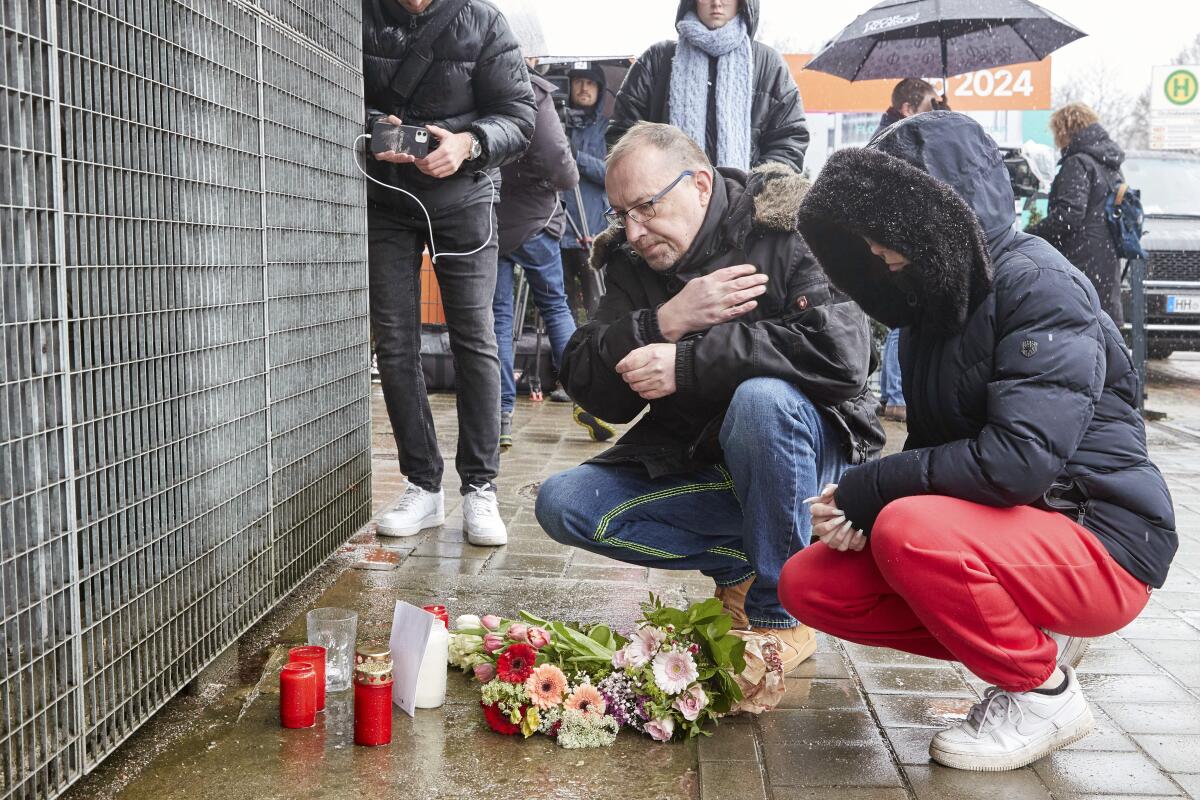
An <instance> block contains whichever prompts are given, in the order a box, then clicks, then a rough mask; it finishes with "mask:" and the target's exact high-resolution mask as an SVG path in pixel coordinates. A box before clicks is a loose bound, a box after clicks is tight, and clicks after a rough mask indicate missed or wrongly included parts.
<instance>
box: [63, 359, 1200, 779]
mask: <svg viewBox="0 0 1200 800" xmlns="http://www.w3.org/2000/svg"><path fill="white" fill-rule="evenodd" d="M1197 365H1198V366H1200V362H1197ZM1185 366H1186V367H1188V368H1190V367H1191V366H1192V365H1190V364H1189V365H1185ZM1168 371H1169V370H1168ZM1189 375H1192V372H1191V371H1189V369H1184V370H1183V373H1182V374H1181V376H1180V375H1177V376H1175V377H1176V378H1178V379H1179V380H1181V381H1183V382H1184V383H1185V384H1186V383H1187V382H1188V381H1192V380H1193V379H1195V380H1194V383H1193V385H1192V387H1191V390H1192V391H1193V392H1200V375H1194V376H1192V377H1188V376H1189ZM1176 388H1178V387H1176ZM1185 388H1186V387H1185ZM1173 391H1174V389H1173ZM1172 397H1173V398H1174V397H1175V396H1174V395H1172ZM1152 398H1153V395H1152ZM1177 400H1178V398H1175V399H1174V400H1172V402H1176V401H1177ZM1178 402H1180V403H1181V405H1180V408H1181V409H1185V410H1186V408H1187V406H1188V404H1187V403H1184V402H1183V401H1178ZM1191 403H1192V407H1193V408H1194V407H1195V405H1194V404H1195V394H1193V399H1192V401H1191ZM374 407H375V423H376V437H375V472H374V492H375V498H376V510H377V511H378V510H379V508H380V507H382V506H384V505H386V504H388V503H391V502H393V501H394V500H395V498H396V497H397V496H398V495H399V494H400V492H401V491H402V490H403V480H402V478H401V476H400V474H399V472H398V470H397V467H396V461H395V444H394V442H393V441H392V439H391V437H390V435H389V433H388V429H387V419H386V415H385V414H384V411H383V404H382V398H381V396H380V395H379V392H378V389H376V395H375V406H374ZM434 408H435V415H436V418H437V425H438V430H439V432H440V439H441V442H442V447H443V452H444V453H447V454H452V453H453V451H454V448H453V438H454V429H455V424H454V417H455V412H454V398H453V396H450V395H438V396H435V397H434ZM1193 413H1194V412H1193ZM888 433H889V440H890V442H889V449H895V448H897V447H898V446H899V444H900V443H901V442H902V440H903V431H902V428H901V427H900V426H895V425H891V426H889V431H888ZM516 439H517V445H516V447H514V448H513V450H512V451H510V452H509V453H508V454H506V455H504V456H503V460H502V474H501V487H502V488H501V509H502V511H503V513H504V516H505V518H506V519H507V520H508V523H509V532H510V543H509V545H508V546H507V547H504V548H499V549H490V548H477V547H473V546H471V545H469V544H467V543H465V542H464V540H463V535H462V527H461V522H462V517H461V512H460V511H459V508H458V507H459V500H458V496H457V492H456V491H455V490H456V488H457V478H456V477H455V476H454V469H453V463H452V460H451V459H450V458H449V457H448V459H447V469H446V473H447V490H448V491H447V497H446V499H447V513H448V518H447V520H446V524H445V526H443V527H442V528H440V529H437V530H432V531H426V532H424V533H422V534H421V535H419V536H416V537H413V538H411V539H400V540H376V538H375V535H374V533H373V532H372V530H371V529H370V527H369V528H368V529H366V530H364V531H362V532H360V533H359V534H358V535H356V536H355V537H354V538H353V540H352V541H351V542H350V543H349V544H348V545H346V546H345V547H344V548H342V550H341V551H340V552H339V553H337V554H336V555H335V556H334V557H333V558H331V559H330V561H329V563H328V564H326V565H325V567H323V568H322V569H321V570H320V571H319V572H318V574H316V575H315V576H313V577H312V578H310V579H309V580H308V581H306V582H305V584H304V585H303V586H301V587H300V588H299V589H298V590H297V591H296V592H295V593H293V595H292V596H291V597H289V598H288V600H287V602H285V603H284V604H283V605H282V606H281V607H280V608H279V609H277V610H276V611H275V612H273V613H272V614H271V615H270V616H268V617H267V618H266V619H265V620H263V621H262V622H261V623H260V624H259V625H257V626H255V628H254V629H253V630H252V631H250V633H248V634H247V635H246V636H244V637H243V638H242V639H241V640H240V641H239V643H238V644H237V645H236V646H235V647H234V648H232V649H231V650H230V651H229V652H228V653H227V654H226V656H224V657H223V658H222V659H221V660H220V661H219V662H218V663H217V664H216V665H214V667H213V668H211V669H210V670H209V671H208V672H207V673H206V675H205V676H202V678H201V679H200V680H198V681H197V682H196V684H195V685H194V686H193V687H192V689H191V691H189V692H185V693H184V694H182V695H180V696H179V697H178V698H176V699H175V700H174V701H172V702H171V703H170V704H169V705H168V706H167V707H166V708H165V709H164V710H163V711H161V712H160V713H159V714H158V715H156V717H155V718H154V719H153V720H151V721H150V723H148V724H147V725H146V726H145V727H144V728H142V729H141V730H140V731H139V732H138V733H137V734H136V735H135V736H134V737H133V738H132V739H131V740H130V741H129V742H127V743H126V744H125V745H124V746H123V747H122V748H121V749H120V750H119V751H118V752H117V753H115V754H114V755H112V756H111V757H110V758H109V759H108V760H107V761H106V762H105V763H104V764H103V765H101V767H100V768H99V769H98V770H97V771H96V772H94V773H93V774H92V775H91V776H89V777H88V778H87V779H85V780H84V781H83V782H82V783H80V784H79V785H77V786H76V787H75V788H74V789H73V790H72V792H71V793H70V794H69V795H68V797H70V798H74V800H82V799H83V798H88V799H89V800H91V799H92V798H96V799H97V800H99V799H100V798H113V797H121V798H129V800H173V799H174V798H179V800H185V799H186V800H207V799H208V798H213V799H214V800H216V799H218V798H219V800H241V798H264V799H265V798H363V799H364V800H367V799H368V798H369V799H371V800H373V799H374V798H381V799H382V798H433V797H436V798H463V799H464V800H470V799H472V798H497V799H503V800H507V798H521V799H522V800H527V799H528V800H534V799H535V798H536V799H538V800H541V799H542V798H545V799H546V800H550V799H551V798H555V799H558V798H567V799H569V798H587V799H588V800H610V799H611V800H659V799H667V798H670V799H672V800H673V799H674V798H680V799H681V800H682V799H683V798H689V799H690V798H701V799H702V800H718V799H719V798H736V800H767V798H771V799H772V800H785V798H786V799H787V800H800V799H801V798H803V799H804V800H823V799H824V798H830V799H831V800H832V798H838V800H859V798H863V799H865V798H873V799H874V798H878V799H879V800H904V799H905V798H917V799H918V800H927V799H928V800H934V799H935V798H973V797H980V798H988V800H993V798H1005V799H1006V800H1020V799H1023V798H1051V797H1053V798H1055V800H1067V799H1068V798H1072V799H1075V798H1091V797H1101V796H1103V797H1107V798H1112V797H1124V798H1134V797H1151V796H1153V797H1163V796H1174V797H1178V796H1191V797H1195V798H1200V469H1198V467H1200V438H1197V439H1193V438H1190V437H1188V436H1186V435H1180V434H1179V432H1178V431H1170V430H1167V429H1162V428H1157V427H1156V428H1152V429H1151V440H1152V452H1153V455H1154V458H1155V459H1156V461H1157V462H1158V464H1159V465H1160V466H1161V467H1162V469H1163V471H1164V472H1165V473H1166V474H1167V476H1168V478H1169V480H1170V483H1171V489H1172V492H1173V494H1174V497H1175V502H1176V511H1177V515H1178V521H1179V528H1180V531H1181V548H1180V553H1179V557H1178V558H1177V560H1176V562H1175V565H1174V567H1173V568H1172V570H1171V576H1170V580H1169V581H1168V582H1167V585H1166V587H1164V589H1163V590H1161V591H1158V592H1156V593H1155V594H1154V597H1153V598H1152V600H1151V602H1150V605H1149V606H1148V608H1147V609H1146V611H1145V613H1144V614H1143V615H1142V617H1141V618H1140V619H1138V620H1137V621H1136V622H1134V623H1133V624H1131V625H1130V626H1129V627H1127V628H1126V629H1124V630H1122V631H1120V632H1119V633H1117V634H1116V635H1113V636H1109V637H1106V638H1104V639H1103V640H1100V641H1098V642H1096V643H1095V644H1094V646H1093V648H1092V650H1091V652H1090V653H1089V654H1088V656H1087V657H1086V658H1085V660H1084V662H1083V665H1082V667H1081V668H1080V675H1081V679H1082V681H1083V684H1084V686H1085V688H1086V690H1087V693H1088V697H1089V698H1090V699H1091V701H1092V704H1093V709H1094V711H1095V714H1096V719H1097V728H1096V731H1095V732H1094V733H1093V734H1092V735H1090V736H1088V737H1087V738H1085V739H1083V740H1082V741H1080V742H1078V743H1076V744H1075V745H1072V746H1071V747H1069V748H1067V749H1065V750H1063V751H1060V752H1058V753H1055V754H1054V755H1052V756H1050V757H1048V758H1046V759H1043V760H1042V761H1040V762H1038V763H1036V764H1034V765H1032V766H1031V767H1028V768H1026V769H1022V770H1018V771H1015V772H1010V773H1001V774H986V773H964V772H957V771H955V770H949V769H945V768H941V767H938V766H935V765H933V764H932V763H931V762H930V761H929V760H928V756H927V751H926V747H927V744H928V741H929V738H930V737H931V736H932V735H933V733H934V732H935V731H936V730H937V729H938V728H940V727H943V726H945V725H946V724H948V723H951V722H954V721H956V720H959V719H961V718H962V717H963V715H964V714H965V712H966V710H967V709H968V708H969V707H970V705H971V704H972V703H973V702H974V701H975V700H976V699H977V697H978V695H979V693H980V692H981V691H982V690H983V687H982V686H981V685H980V684H979V682H978V681H977V680H975V679H974V678H972V677H971V676H969V675H967V674H966V673H964V671H963V670H962V669H961V668H959V667H957V666H955V665H951V664H946V663H943V662H937V661H933V660H930V659H925V658H918V657H914V656H909V655H905V654H903V653H899V652H893V651H890V650H877V649H871V648H865V647H860V646H856V645H851V644H844V643H841V642H838V641H835V640H831V639H829V638H827V637H822V639H821V643H820V649H819V650H818V653H817V655H816V656H815V657H814V658H813V659H811V660H810V661H809V662H807V663H805V664H804V665H802V666H801V667H800V669H798V670H797V671H796V673H794V674H793V675H792V676H791V677H790V678H789V679H788V692H787V695H786V696H785V698H784V701H783V705H782V707H780V708H779V709H777V710H775V711H773V712H771V713H768V714H765V715H763V716H762V717H759V718H735V719H731V720H728V721H727V722H723V723H722V724H721V725H720V726H718V727H717V728H715V729H714V730H713V734H714V735H713V736H712V737H711V738H703V739H700V740H699V741H693V742H689V743H684V744H671V745H663V744H655V743H653V742H651V741H650V740H648V739H645V738H641V737H638V736H635V735H632V734H622V736H621V737H619V739H618V741H617V743H616V744H615V745H614V746H613V747H611V748H607V749H599V750H591V751H569V750H562V749H559V748H557V747H556V746H555V745H554V744H553V743H552V742H551V741H549V740H548V739H545V738H543V737H535V738H533V739H530V740H528V741H522V740H520V739H519V737H518V738H506V737H501V736H498V735H496V734H493V733H491V732H490V731H488V730H487V729H486V727H485V725H484V723H483V720H482V716H481V714H480V712H479V707H478V692H477V690H476V684H474V683H473V682H471V681H469V680H468V679H467V678H466V677H465V676H461V675H458V674H456V673H452V674H451V678H450V690H449V699H448V701H447V704H446V705H445V706H444V707H443V708H441V709H437V710H433V711H418V712H417V715H416V717H415V719H410V718H409V717H407V716H405V715H404V714H403V713H400V712H397V714H396V716H395V734H394V739H393V743H392V745H391V746H388V747H381V748H373V749H368V748H362V747H355V746H354V745H353V742H352V734H353V725H352V714H351V693H350V692H345V693H342V694H341V695H331V696H330V698H329V707H328V710H327V711H326V712H325V713H324V714H323V715H321V717H320V718H319V721H318V723H317V725H316V727H314V728H312V729H309V730H302V731H283V730H281V729H280V728H279V725H278V722H277V694H278V688H277V687H278V678H277V672H278V667H279V665H280V664H281V662H282V659H283V658H284V654H285V653H286V649H287V648H288V647H289V646H291V645H294V644H297V643H300V642H302V641H303V639H304V636H305V631H304V612H305V611H307V610H308V609H309V608H312V607H314V606H345V607H350V608H353V609H356V610H357V611H358V613H359V639H360V641H361V640H364V639H367V640H370V639H375V640H386V638H387V632H388V626H389V624H390V619H391V609H392V605H393V602H394V600H396V599H397V598H399V599H404V600H407V601H408V602H411V603H415V604H418V605H420V604H426V603H430V602H434V601H437V602H442V603H444V604H445V605H447V606H448V607H449V609H450V614H451V616H453V615H455V614H458V613H464V612H477V613H482V612H485V611H486V612H495V613H499V614H503V615H507V616H512V615H513V614H514V613H515V612H516V611H517V610H518V609H520V608H525V609H528V610H530V611H533V612H535V613H537V614H540V615H543V616H547V617H559V618H567V619H577V620H581V621H591V620H605V621H608V622H611V623H615V624H617V625H619V626H620V625H628V624H629V623H631V622H632V621H633V620H634V619H635V618H636V615H637V609H638V604H639V603H640V602H641V601H642V600H643V599H645V597H646V593H647V592H648V591H651V590H652V591H654V592H656V593H661V594H662V595H663V596H664V597H666V598H667V599H668V600H669V601H672V602H675V603H685V602H688V601H691V600H697V599H701V598H703V597H706V596H708V595H710V594H711V590H712V587H711V584H709V583H708V582H707V581H705V580H704V579H703V578H702V577H701V576H699V575H698V574H688V573H673V572H663V571H657V570H646V569H642V568H635V567H628V566H625V565H622V564H619V563H617V562H613V561H608V560H606V559H604V558H601V557H597V556H594V555H590V554H587V553H582V552H572V551H570V550H568V549H567V548H564V547H562V546H560V545H558V544H556V543H554V542H552V541H551V540H550V539H548V538H547V537H546V536H545V534H544V533H542V531H541V529H540V528H539V527H538V525H537V523H536V520H535V519H534V515H533V498H534V496H535V492H536V486H537V484H538V482H539V481H540V480H542V479H543V478H545V477H546V476H547V475H549V474H551V473H553V472H556V471H558V470H561V469H565V468H567V467H570V466H573V465H575V464H577V463H579V462H580V461H582V460H584V459H586V458H588V457H589V456H590V455H592V454H594V453H596V452H598V451H599V450H601V449H602V447H603V446H602V445H596V444H592V443H591V442H589V441H587V439H586V438H585V437H584V436H583V435H582V432H581V429H579V428H577V427H576V426H575V425H574V424H572V422H571V420H570V408H569V406H565V405H555V404H553V403H549V402H547V403H545V404H541V405H537V406H535V405H532V404H528V403H525V402H524V401H523V402H522V405H521V406H519V408H518V413H517V416H516Z"/></svg>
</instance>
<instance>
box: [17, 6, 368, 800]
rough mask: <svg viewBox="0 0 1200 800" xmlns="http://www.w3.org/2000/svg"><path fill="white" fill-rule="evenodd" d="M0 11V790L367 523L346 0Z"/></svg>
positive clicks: (361, 261) (353, 21)
mask: <svg viewBox="0 0 1200 800" xmlns="http://www.w3.org/2000/svg"><path fill="white" fill-rule="evenodd" d="M319 5H320V11H318V12H317V13H316V14H314V13H311V12H309V11H307V10H305V9H302V8H301V7H300V6H299V5H297V4H296V3H294V2H291V0H263V2H261V3H260V4H257V5H256V4H251V3H243V2H233V1H231V0H171V1H170V2H168V1H167V0H121V1H118V0H6V2H5V3H3V5H2V6H0V32H2V33H3V36H4V58H3V61H2V62H0V93H2V94H3V103H4V106H3V108H2V109H0V336H2V337H3V340H4V356H3V359H0V650H2V656H3V658H2V660H0V798H5V799H7V798H26V797H30V798H32V797H51V796H54V795H56V794H58V793H60V792H61V791H62V790H63V789H65V788H66V787H67V786H68V785H69V784H70V783H71V782H72V781H74V780H75V779H77V778H79V777H80V776H81V775H82V774H83V773H84V772H86V771H87V770H88V769H90V768H91V767H93V766H94V765H95V764H96V763H98V762H99V760H100V759H102V758H103V757H104V756H105V755H106V754H108V753H109V752H111V751H112V749H113V748H115V747H116V746H117V745H118V744H119V743H120V742H121V741H123V740H124V739H125V738H126V737H127V736H129V735H130V733H132V732H133V731H134V730H136V728H137V727H138V726H139V725H140V724H141V723H142V722H144V721H145V720H146V719H147V718H148V717H149V716H150V715H151V714H153V713H154V711H156V710H157V709H158V708H159V707H160V706H161V705H162V704H163V703H165V702H166V701H167V700H168V699H170V697H171V696H172V695H173V694H174V693H175V692H177V691H178V690H179V689H180V688H181V687H182V686H183V685H184V684H185V683H186V682H187V681H188V680H190V679H191V678H192V677H194V676H195V675H196V674H197V673H198V672H199V671H200V670H201V669H202V668H203V667H204V666H205V665H206V664H207V663H208V662H209V661H210V660H211V659H212V658H213V657H215V656H216V655H217V654H218V653H219V652H220V651H221V650H223V649H224V648H225V647H227V646H228V645H229V644H230V643H232V642H233V641H234V640H235V639H236V637H237V636H238V635H239V634H240V633H241V632H243V631H245V630H246V629H247V628H248V627H249V626H250V625H251V624H252V623H253V622H254V621H255V620H256V619H258V618H259V617H261V616H262V615H263V614H264V613H265V612H266V611H267V610H268V609H269V608H270V607H271V606H272V605H273V604H274V603H275V602H277V601H278V600H279V599H280V598H281V597H282V596H283V595H284V594H286V593H287V592H288V591H290V590H291V589H292V588H293V587H294V586H295V585H296V584H297V583H298V582H299V581H300V580H302V579H303V578H304V577H305V576H307V575H308V574H309V573H310V572H311V571H312V570H313V569H315V568H316V567H317V566H318V565H319V564H320V563H321V562H322V561H323V560H324V559H325V558H326V557H327V556H328V555H329V554H330V553H331V552H332V551H333V550H334V549H335V548H336V547H338V546H339V545H340V544H341V543H342V542H344V541H345V539H346V538H348V536H349V535H350V534H351V533H353V531H354V530H356V529H357V528H358V527H360V526H361V525H362V524H363V523H365V522H366V520H367V517H368V516H369V508H370V453H369V447H370V437H369V420H370V414H369V407H368V403H369V400H368V392H369V383H368V378H367V372H366V368H367V364H368V361H369V355H368V348H369V338H368V337H369V334H368V322H367V307H368V306H367V275H366V230H365V217H364V214H363V206H364V204H365V193H364V190H363V185H362V182H361V180H360V179H359V177H358V173H357V171H356V170H355V168H354V164H353V161H352V156H351V151H350V144H351V142H352V141H353V139H354V136H355V135H356V134H357V133H358V132H359V131H360V130H361V120H362V96H361V74H360V71H359V66H358V63H359V59H358V54H357V53H358V41H359V27H360V20H359V17H358V6H359V4H358V3H357V2H351V0H340V4H338V3H326V4H319Z"/></svg>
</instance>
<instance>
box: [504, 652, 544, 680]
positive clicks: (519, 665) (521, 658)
mask: <svg viewBox="0 0 1200 800" xmlns="http://www.w3.org/2000/svg"><path fill="white" fill-rule="evenodd" d="M536 659H537V650H534V649H533V648H532V647H530V646H529V645H527V644H510V645H509V646H508V647H507V649H505V651H504V652H503V653H501V654H500V657H499V658H498V659H496V674H497V675H498V676H499V678H500V680H502V681H505V682H506V683H524V682H525V679H526V678H528V677H529V675H530V674H531V673H532V672H533V662H534V661H535V660H536Z"/></svg>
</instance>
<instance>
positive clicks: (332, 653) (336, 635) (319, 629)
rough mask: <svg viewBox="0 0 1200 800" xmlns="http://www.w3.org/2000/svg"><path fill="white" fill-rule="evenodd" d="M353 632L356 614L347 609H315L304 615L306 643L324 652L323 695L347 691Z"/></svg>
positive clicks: (351, 662) (352, 653)
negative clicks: (306, 621) (318, 646)
mask: <svg viewBox="0 0 1200 800" xmlns="http://www.w3.org/2000/svg"><path fill="white" fill-rule="evenodd" d="M357 631H358V614H356V613H354V612H353V611H350V610H349V609H345V608H315V609H313V610H312V611H310V612H308V643H309V644H316V645H320V646H321V647H324V648H325V691H327V692H343V691H345V690H346V689H349V688H350V678H351V676H352V675H353V671H354V638H355V634H356V633H357Z"/></svg>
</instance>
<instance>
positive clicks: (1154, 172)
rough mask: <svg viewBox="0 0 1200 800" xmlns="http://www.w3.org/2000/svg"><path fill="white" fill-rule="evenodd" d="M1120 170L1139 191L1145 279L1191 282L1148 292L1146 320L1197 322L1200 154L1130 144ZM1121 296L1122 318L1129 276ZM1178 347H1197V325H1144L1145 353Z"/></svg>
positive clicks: (1199, 310) (1161, 352)
mask: <svg viewBox="0 0 1200 800" xmlns="http://www.w3.org/2000/svg"><path fill="white" fill-rule="evenodd" d="M1121 170H1122V172H1123V173H1124V174H1125V180H1126V182H1128V183H1129V185H1130V186H1131V187H1132V188H1134V189H1140V190H1141V192H1142V205H1143V207H1144V208H1145V211H1146V223H1145V235H1144V236H1143V237H1142V244H1143V246H1144V247H1145V248H1146V251H1147V252H1148V253H1149V254H1150V258H1149V260H1148V261H1147V262H1146V280H1157V281H1187V282H1193V283H1195V284H1196V285H1195V287H1189V288H1180V289H1178V290H1176V289H1168V290H1164V291H1162V293H1161V294H1159V293H1155V294H1150V293H1147V295H1146V324H1147V325H1148V326H1151V325H1162V326H1190V325H1194V326H1200V155H1193V154H1188V153H1171V152H1166V151H1156V150H1135V151H1131V152H1129V153H1127V154H1126V158H1125V163H1124V164H1123V165H1122V167H1121ZM1147 291H1148V292H1151V291H1155V290H1153V289H1149V290H1147ZM1122 302H1123V303H1124V308H1125V319H1126V321H1130V320H1132V319H1133V315H1132V313H1131V311H1130V295H1129V282H1128V279H1126V281H1125V286H1124V287H1123V289H1122ZM1128 335H1129V331H1126V336H1128ZM1177 350H1200V330H1194V331H1187V330H1171V329H1170V327H1168V328H1166V329H1165V330H1149V331H1147V338H1146V357H1147V358H1166V357H1167V356H1169V355H1171V353H1173V352H1175V351H1177Z"/></svg>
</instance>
